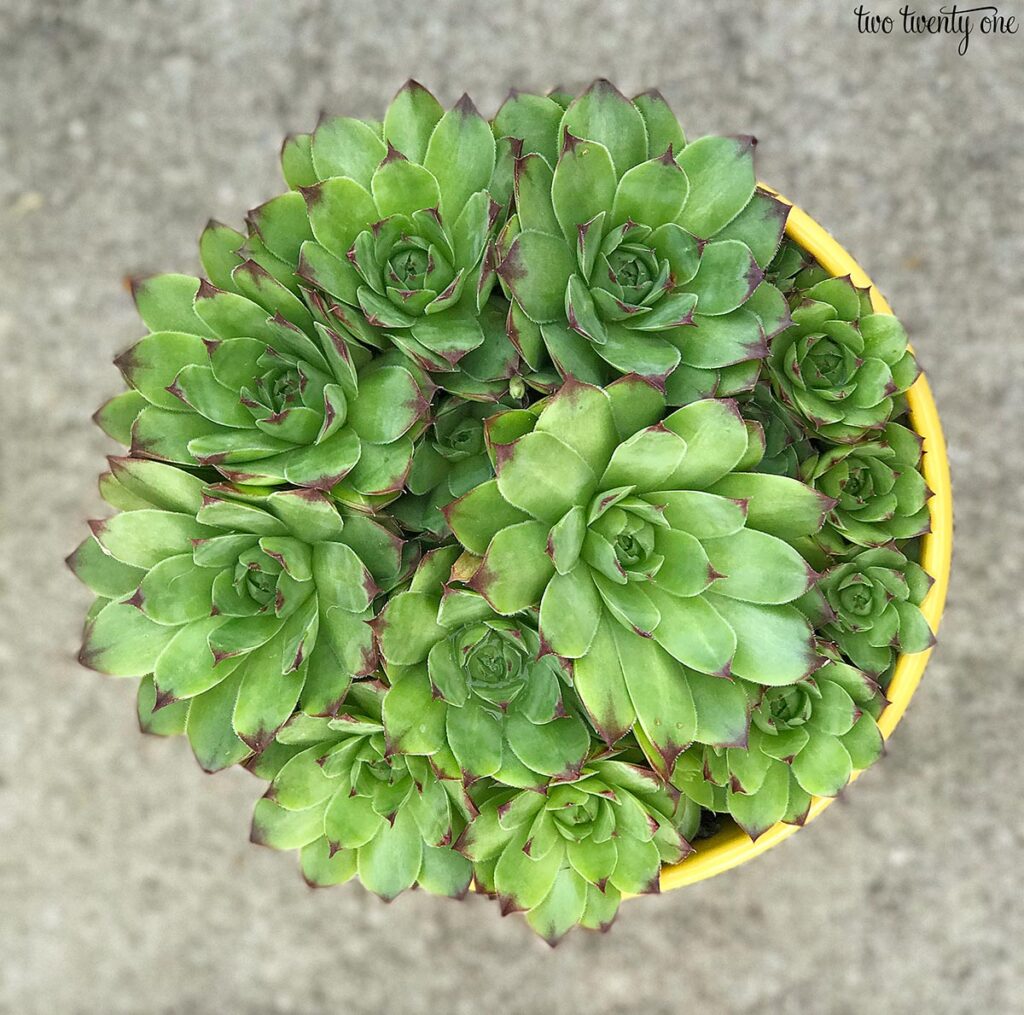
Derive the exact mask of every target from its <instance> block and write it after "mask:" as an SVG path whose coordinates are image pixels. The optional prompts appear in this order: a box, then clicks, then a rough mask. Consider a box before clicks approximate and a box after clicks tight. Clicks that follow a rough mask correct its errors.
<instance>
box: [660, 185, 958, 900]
mask: <svg viewBox="0 0 1024 1015" xmlns="http://www.w3.org/2000/svg"><path fill="white" fill-rule="evenodd" d="M766 189H770V188H766ZM773 193H775V192H774V191H773ZM776 196H777V197H779V198H780V200H783V201H785V200H786V199H785V198H783V197H782V196H781V195H779V194H776ZM786 203H787V204H790V202H789V201H786ZM786 235H787V236H788V237H789V238H790V239H791V240H793V241H795V242H796V243H798V244H799V245H800V246H801V247H803V248H804V250H806V251H807V252H808V253H810V254H812V255H813V256H814V257H815V258H816V259H817V260H818V263H819V264H821V265H822V267H824V268H825V269H826V270H827V271H829V272H830V273H831V274H832V275H835V276H841V275H850V276H851V277H852V279H853V281H854V283H855V284H857V285H859V286H865V287H869V288H870V290H871V303H872V305H873V306H874V308H875V310H878V311H882V312H884V313H891V312H892V311H891V309H890V307H889V304H888V303H887V302H886V301H885V298H884V297H883V296H882V294H881V293H880V292H879V291H878V289H877V287H876V286H875V285H874V283H873V282H872V281H871V279H870V278H868V276H867V274H866V273H865V271H864V269H863V268H861V266H860V265H859V264H858V263H857V262H856V261H855V260H854V259H853V258H852V257H851V256H850V255H849V254H848V253H847V252H846V251H845V250H844V249H843V248H842V247H841V246H840V245H839V244H838V243H837V242H836V241H835V240H834V239H833V238H832V236H831V235H830V234H829V233H827V232H826V231H825V230H824V229H823V228H822V227H821V226H820V225H818V223H817V222H815V221H814V219H812V218H811V217H810V216H809V215H808V214H807V213H806V212H805V211H802V210H801V209H800V208H797V207H796V206H795V205H791V209H790V213H789V221H788V222H787V224H786ZM908 399H909V402H910V422H911V426H912V427H913V429H914V430H915V431H916V432H917V433H918V434H919V435H920V436H921V437H923V438H924V459H923V463H922V467H923V470H924V478H925V481H926V482H927V484H928V486H929V488H930V489H931V490H932V491H933V492H934V496H933V497H932V498H931V500H930V501H929V509H930V512H931V532H930V533H929V534H928V535H926V536H924V538H923V543H922V547H921V565H922V566H923V567H924V569H925V570H926V571H927V572H928V573H929V574H930V575H931V576H932V577H933V578H934V579H935V584H934V585H933V586H932V588H931V590H930V591H929V593H928V596H927V598H926V599H925V601H924V603H923V604H922V606H921V611H922V613H924V615H925V618H926V619H927V620H928V623H929V624H930V625H931V628H932V630H933V631H938V628H939V621H940V620H941V618H942V610H943V606H944V604H945V602H946V590H947V588H948V586H949V566H950V559H951V557H952V552H953V491H952V488H951V486H950V481H949V459H948V457H947V455H946V443H945V441H944V440H943V437H942V427H941V425H940V424H939V414H938V410H937V409H936V407H935V401H934V399H933V398H932V393H931V390H930V389H929V387H928V382H927V381H926V380H925V378H924V376H923V375H922V376H921V377H919V378H918V379H917V381H916V383H915V384H914V386H913V387H912V388H911V389H910V391H909V392H908ZM930 655H931V650H929V651H927V652H918V653H916V654H914V655H901V656H900V657H899V658H898V659H897V661H896V670H895V673H894V674H893V678H892V682H891V683H890V685H889V688H888V690H887V691H886V694H887V696H888V698H889V705H888V706H887V707H886V709H885V711H884V712H883V713H882V715H881V718H880V719H879V720H878V725H879V728H880V729H881V731H882V736H883V737H885V739H886V740H888V739H889V736H890V735H891V734H892V731H893V730H894V729H895V728H896V724H897V723H898V722H899V721H900V719H902V718H903V713H904V712H905V711H906V709H907V705H909V704H910V699H911V697H912V696H913V694H914V691H915V690H916V689H917V685H918V683H920V680H921V677H922V675H923V674H924V668H925V666H926V665H927V663H928V657H929V656H930ZM859 774H860V773H859V772H855V773H854V775H853V778H854V779H856V778H857V776H858V775H859ZM832 799H833V798H831V797H814V798H813V799H812V801H811V808H810V811H809V813H808V815H807V821H805V822H804V824H807V822H810V821H812V820H813V819H814V818H816V817H817V816H818V815H819V814H820V813H821V812H822V811H823V810H824V809H825V808H826V807H828V805H829V804H830V803H832ZM801 827H802V826H800V825H787V824H783V823H782V822H779V823H778V824H776V825H773V826H772V827H771V828H769V829H768V831H766V832H765V833H764V834H763V835H761V836H760V837H759V838H758V839H757V841H756V842H751V841H750V839H749V838H748V837H747V835H746V833H744V832H743V831H741V830H740V829H739V828H737V827H736V826H735V825H730V826H729V827H727V828H724V829H722V831H720V832H719V833H718V834H717V835H714V836H713V837H711V838H709V839H705V840H703V841H702V842H700V843H698V844H697V848H696V852H694V853H692V854H691V855H690V856H689V857H687V858H686V859H685V860H684V861H683V862H682V863H678V864H675V865H673V866H671V867H665V868H664V869H663V870H662V872H661V887H662V890H663V891H664V890H667V889H670V888H681V887H682V886H683V885H689V884H693V883H694V882H695V881H703V880H704V879H705V878H710V877H714V875H716V874H721V873H722V872H723V871H727V870H730V869H731V868H733V867H738V866H739V865H740V864H741V863H746V862H747V861H748V860H751V859H753V858H754V857H755V856H758V855H759V854H760V853H763V852H764V851H765V850H768V849H771V848H772V846H776V845H778V844H779V843H780V842H782V840H783V839H788V838H789V836H791V835H793V834H794V833H795V832H798V831H799V830H800V828H801Z"/></svg>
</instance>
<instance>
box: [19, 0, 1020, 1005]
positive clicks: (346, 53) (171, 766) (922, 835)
mask: <svg viewBox="0 0 1024 1015" xmlns="http://www.w3.org/2000/svg"><path fill="white" fill-rule="evenodd" d="M853 6H854V5H853V4H852V3H851V4H842V3H832V2H829V3H821V2H811V0H808V2H781V0H780V2H777V3H753V2H751V3H746V2H739V0H735V2H724V0H723V2H713V0H705V2H695V3H685V2H683V0H674V2H673V0H647V2H645V3H643V4H640V3H631V4H627V3H625V2H618V3H613V2H601V0H592V2H575V0H563V2H561V3H558V4H554V3H550V2H544V0H507V2H505V3H503V4H495V3H475V2H465V0H463V2H460V0H437V2H434V3H424V4H414V3H396V2H391V0H377V2H375V3H374V2H364V0H358V2H355V0H351V2H334V3H332V2H327V0H293V2H290V3H279V2H272V0H256V2H243V0H237V2H230V0H203V2H200V0H184V2H178V3H171V2H156V0H136V2H128V0H123V2H122V0H77V2H72V0H67V2H57V0H0V343H2V350H3V351H2V356H0V372H2V391H3V396H2V399H0V414H2V431H0V432H2V438H0V455H2V461H3V471H2V476H3V478H2V480H0V487H2V507H3V522H2V533H0V540H2V547H0V560H2V561H3V566H2V567H0V583H2V595H3V605H2V609H0V616H2V617H3V636H2V648H0V1011H2V1012H4V1013H15V1015H31V1013H37V1012H61V1013H103V1015H107V1013H111V1015H112V1013H121V1012H124V1013H171V1012H174V1013H198V1015H207V1013H236V1012H245V1013H316V1012H327V1011H334V1012H346V1013H352V1015H358V1013H369V1012H383V1011H388V1012H394V1013H413V1012H435V1013H444V1015H449V1013H452V1015H454V1013H469V1012H477V1011H481V1010H483V1011H502V1012H510V1013H520V1012H523V1013H525V1012H531V1013H546V1012H555V1011H562V1012H572V1011H587V1012H590V1013H592V1015H602V1013H613V1012H616V1013H617V1012H640V1011H644V1012H650V1013H652V1015H653V1013H669V1012H672V1013H674V1012H689V1011H695V1010H697V1011H707V1012H715V1013H718V1012H725V1013H743V1012H773V1013H786V1012H814V1013H819V1012H821V1013H855V1012H856V1013H871V1015H873V1013H876V1012H879V1013H903V1012H918V1011H928V1012H942V1013H945V1012H967V1011H972V1012H973V1011H985V1012H993V1013H1004V1012H1013V1011H1021V1010H1024V987H1022V975H1024V960H1022V953H1021V949H1020V942H1021V940H1022V936H1024V911H1022V907H1021V902H1020V899H1021V877H1020V865H1021V862H1022V860H1024V849H1022V838H1024V826H1022V817H1021V815H1022V809H1021V806H1020V795H1019V787H1020V778H1021V763H1020V748H1019V744H1020V739H1021V728H1022V719H1024V709H1022V706H1021V702H1022V700H1024V696H1022V693H1021V675H1022V669H1024V667H1022V662H1024V655H1022V650H1021V641H1020V631H1021V627H1022V622H1024V616H1022V606H1021V598H1020V583H1021V579H1022V568H1021V563H1022V551H1021V547H1022V545H1024V522H1022V519H1024V514H1022V512H1021V510H1020V503H1021V496H1022V492H1024V491H1022V489H1021V483H1022V478H1021V477H1022V476H1024V451H1022V448H1024V442H1022V439H1021V438H1022V437H1024V428H1022V426H1021V391H1022V390H1024V340H1022V338H1021V321H1022V319H1024V288H1022V285H1021V265H1022V263H1024V240H1022V231H1021V226H1022V223H1024V215H1022V212H1024V207H1022V197H1021V194H1022V189H1021V181H1022V179H1024V59H1022V47H1024V33H1021V34H1018V35H1017V36H1013V37H1003V38H982V37H980V36H977V35H976V36H974V37H973V38H972V40H971V48H970V50H969V53H968V55H967V56H966V57H959V56H957V55H956V53H955V48H956V47H955V41H954V40H949V39H944V38H917V39H909V38H904V37H902V36H900V35H893V36H891V37H889V38H873V39H869V38H865V37H859V36H858V35H857V34H856V33H855V31H854V28H853V24H852V21H853V19H852V14H851V13H850V10H851V9H852V7H853ZM874 6H875V7H876V8H877V9H879V10H881V9H882V8H883V7H884V8H886V9H887V10H888V11H889V12H891V13H894V12H895V9H896V7H897V4H896V3H895V0H878V2H877V3H875V4H874ZM922 6H923V7H927V5H922ZM932 6H933V7H935V6H937V4H933V5H932ZM1000 6H1001V7H1002V9H1003V11H1004V13H1012V14H1015V15H1017V16H1018V17H1020V16H1021V15H1022V14H1024V11H1022V9H1021V4H1020V2H1014V0H1008V2H1006V3H1003V4H1001V5H1000ZM598 74H601V75H607V76H610V77H612V78H613V79H616V80H617V81H618V82H619V83H620V84H621V85H622V87H623V88H624V89H627V90H629V89H632V90H640V89H641V88H643V87H647V86H650V85H658V86H660V87H661V88H662V89H663V91H664V92H665V94H666V95H667V96H668V98H669V100H670V101H671V102H672V103H673V105H674V107H675V108H676V110H677V111H678V113H679V114H680V115H681V117H682V118H683V119H684V121H685V123H686V124H687V125H688V127H689V130H690V132H691V133H692V134H694V135H697V134H700V133H704V132H709V131H714V130H718V131H724V132H751V133H754V134H756V135H758V136H759V137H760V139H761V147H760V149H759V153H758V155H759V159H760V167H761V172H762V175H763V177H764V178H765V179H766V180H769V181H771V182H772V183H773V184H774V185H775V186H777V187H778V188H780V189H781V190H782V191H783V192H784V193H786V194H788V195H789V196H791V197H792V198H794V199H796V200H799V201H800V202H801V203H803V204H804V205H805V207H806V208H807V209H808V210H809V211H810V212H811V213H812V214H814V215H816V216H817V217H818V218H819V219H820V220H821V221H822V222H823V223H825V224H826V225H828V226H829V227H830V228H831V229H832V230H833V231H834V232H835V233H836V234H837V235H838V236H839V238H840V239H841V240H842V241H843V242H845V243H846V244H847V245H848V247H849V248H850V249H851V250H853V251H854V252H856V253H857V254H858V255H859V256H860V258H861V259H862V261H863V263H864V265H865V266H866V267H867V269H868V270H869V271H870V272H871V273H872V274H873V275H874V276H875V278H876V279H878V280H880V282H881V283H882V285H883V288H884V289H885V291H886V292H887V294H888V295H889V296H890V298H891V300H892V302H893V303H894V305H895V307H896V308H897V311H898V312H899V313H900V314H901V315H902V317H903V319H904V320H905V322H906V324H907V326H908V327H909V329H910V331H911V332H912V335H913V337H914V340H915V342H916V345H917V347H918V350H919V353H920V357H921V359H922V361H923V363H924V365H925V366H926V368H927V370H928V372H929V375H930V378H931V381H932V384H933V385H934V388H935V391H936V395H937V398H938V401H939V405H940V408H941V411H942V415H943V419H944V422H945V426H946V429H947V433H948V437H949V441H950V448H951V457H952V461H953V466H954V470H955V480H956V496H957V500H956V504H957V522H958V547H957V555H956V563H955V571H954V582H953V589H952V594H951V598H950V606H949V610H948V612H947V616H946V620H945V623H944V625H943V629H942V636H941V644H940V647H939V649H938V651H937V653H936V655H935V657H934V660H933V662H932V664H931V666H930V668H929V671H928V674H927V678H926V681H925V683H924V685H923V686H922V689H921V691H920V694H919V695H918V697H917V699H916V700H915V701H914V703H913V707H912V708H911V710H910V713H909V716H908V717H907V720H906V722H905V723H904V725H903V726H902V727H901V728H900V729H899V731H898V733H897V735H896V736H895V738H894V740H893V741H892V744H891V748H890V753H889V756H888V758H887V759H886V761H885V762H884V763H883V764H882V765H880V766H879V767H878V768H876V769H875V770H873V771H872V772H870V773H868V774H867V775H866V776H865V777H864V778H863V779H862V780H861V781H860V782H859V783H858V784H857V785H856V787H855V788H854V789H853V790H851V791H850V792H849V793H848V794H847V796H846V797H845V798H844V800H843V802H842V803H841V804H839V805H838V806H836V807H834V808H833V809H832V810H831V811H830V812H829V813H828V814H827V815H826V816H825V817H824V818H823V819H822V820H821V821H820V822H819V823H817V824H815V825H814V826H813V827H810V828H808V829H807V830H805V831H803V832H801V833H800V834H799V835H798V836H797V837H796V838H795V839H792V840H790V841H789V842H788V843H786V844H785V845H783V846H781V847H780V848H778V849H777V850H774V851H773V852H771V853H770V854H768V855H766V856H764V857H763V858H761V859H759V860H758V861H756V862H755V863H753V864H750V865H749V866H747V867H746V868H744V869H742V870H738V871H736V872H734V873H732V874H731V875H728V876H725V877H722V878H718V879H716V880H714V881H711V882H708V883H704V884H702V885H699V886H696V887H693V888H690V889H687V890H684V891H681V892H673V893H671V894H668V895H666V896H663V897H661V898H656V899H649V900H645V901H640V902H633V903H630V904H629V905H627V906H626V907H625V909H624V911H623V913H622V915H621V917H620V919H619V921H618V923H617V925H616V926H615V928H614V929H613V931H612V932H611V933H610V934H609V935H607V936H595V935H587V934H582V933H581V934H577V935H575V936H573V937H572V938H571V939H569V940H567V941H566V942H565V943H564V944H563V945H562V946H561V947H560V948H559V949H558V950H557V951H555V952H553V953H551V952H549V951H548V949H547V948H546V947H545V946H544V945H542V944H540V943H539V942H537V941H535V940H534V939H533V938H532V935H531V934H530V933H529V932H528V930H527V929H526V927H525V926H524V925H523V923H522V922H521V921H519V920H518V919H516V918H513V919H507V920H501V919H499V917H498V914H497V912H496V910H495V909H494V908H493V907H492V906H491V905H490V904H488V903H485V902H484V901H482V900H478V899H473V900H470V901H468V902H466V903H463V904H461V905H454V904H451V903H445V902H442V901H438V900H434V899H431V898H428V897H418V896H407V897H403V898H402V899H400V900H399V901H397V902H396V903H395V904H393V905H391V906H390V907H387V906H384V905H383V904H381V903H380V902H378V901H377V900H376V899H374V898H371V897H369V896H367V895H366V894H364V893H363V892H362V891H360V890H359V889H358V888H357V887H354V886H349V887H346V888H341V889H332V890H329V891H324V892H319V893H311V892H309V891H308V890H307V889H306V887H305V886H304V885H303V884H302V882H301V880H300V879H299V877H298V875H297V873H296V871H295V869H294V866H293V863H292V859H291V858H290V857H289V856H286V855H282V854H275V853H271V852H269V851H265V850H261V849H259V848H257V847H254V846H251V845H249V844H248V842H247V828H248V822H249V815H250V808H251V805H252V802H253V799H254V797H255V796H256V795H257V793H258V784H257V783H256V782H255V781H253V780H252V779H251V778H250V777H249V776H248V775H246V774H245V773H244V772H241V771H237V772H231V773H225V774H222V775H218V776H215V777H207V776H204V775H203V774H202V773H201V772H200V771H199V770H198V768H197V767H196V765H195V764H194V762H193V760H192V758H191V756H190V754H189V752H188V749H187V747H186V745H185V744H184V742H182V741H180V740H178V741H173V742H169V741H160V740H155V739H149V738H142V737H140V736H139V735H138V734H137V733H136V730H135V726H134V722H133V716H132V702H133V687H132V686H129V684H130V682H118V681H116V680H104V679H102V678H99V677H98V676H96V675H95V674H92V673H89V672H87V671H85V670H81V669H79V668H78V666H77V665H76V664H75V662H74V654H75V650H76V645H77V640H78V625H79V620H80V616H81V614H82V612H83V611H84V609H85V607H86V605H87V603H88V596H87V594H86V592H85V591H84V590H83V589H82V588H80V587H78V586H77V584H76V583H75V582H74V581H73V580H72V579H71V577H70V576H69V575H68V574H67V573H66V572H65V571H64V569H63V567H62V564H61V558H62V557H63V556H64V555H65V554H66V553H67V552H68V551H69V550H70V549H71V548H72V547H73V546H74V545H75V543H76V541H77V540H78V539H79V538H80V536H81V535H82V533H83V531H84V530H83V519H84V518H86V517H89V516H92V515H95V514H96V513H97V512H99V511H100V509H101V505H100V501H99V498H98V496H97V494H96V492H95V487H94V476H95V474H96V473H97V472H98V471H99V469H100V467H101V465H102V463H103V459H102V456H103V454H105V453H108V452H110V451H112V450H113V449H112V448H111V447H110V446H108V443H107V442H106V441H105V439H104V438H103V437H102V435H101V434H100V433H98V432H97V431H96V430H94V429H93V428H92V427H91V426H90V424H89V421H88V417H89V414H90V413H91V411H92V410H93V409H94V407H95V406H96V405H97V404H98V403H99V402H100V401H101V400H102V399H103V398H105V397H106V396H107V395H108V394H110V393H113V392H114V391H115V390H117V388H118V378H117V375H116V372H115V370H114V368H113V367H112V366H111V365H110V359H111V357H112V356H113V354H114V353H115V352H116V351H118V350H119V349H121V348H122V347H124V346H125V345H127V344H128V343H130V342H131V341H133V340H134V339H135V338H136V337H138V336H139V334H140V325H139V322H138V321H137V319H136V317H135V314H134V311H133V308H132V306H131V304H130V301H129V298H128V296H127V294H126V292H125V290H124V288H123V286H122V279H123V278H124V276H126V275H129V274H133V273H138V272H145V271H154V270H158V269H166V270H195V269H196V267H197V261H196V256H195V248H194V242H195V239H196V236H197V235H198V233H199V231H200V229H201V227H202V225H203V224H204V222H205V221H206V218H207V217H208V216H209V215H215V216H218V217H220V218H223V219H226V220H228V221H232V222H239V221H240V220H241V216H242V214H243V213H244V211H245V209H247V208H249V207H251V206H253V205H255V204H257V203H258V202H260V201H262V200H264V199H266V198H267V197H269V196H271V195H273V194H274V193H276V192H277V189H278V186H279V185H278V178H277V167H276V149H277V145H278V143H279V140H280V138H281V136H282V135H283V134H284V133H285V132H286V131H287V130H289V129H303V128H308V127H310V126H311V125H312V124H313V123H314V121H315V119H316V116H317V113H318V110H319V109H320V108H321V107H325V108H327V109H329V110H333V111H339V112H341V111H344V112H351V113H362V114H373V113H378V112H379V111H380V110H381V108H382V106H383V104H384V102H385V101H386V100H387V99H388V98H389V97H390V95H391V94H392V93H393V92H394V91H395V89H396V88H397V87H398V86H399V85H400V84H401V83H402V81H403V80H404V79H405V78H406V77H407V76H409V75H413V76H415V77H417V78H419V79H421V80H422V81H423V82H425V83H426V84H427V85H428V86H430V87H432V88H433V89H434V90H436V91H437V93H438V94H439V95H440V96H441V97H442V98H443V99H444V100H446V101H449V102H450V101H454V100H455V99H456V98H457V97H458V95H459V93H460V92H461V91H462V90H463V89H466V90H468V91H470V92H471V93H472V94H473V95H474V97H475V98H476V100H477V102H478V103H479V105H480V106H481V108H482V109H484V110H487V111H491V110H493V109H494V108H496V105H497V103H498V102H499V100H500V98H501V97H502V95H503V93H504V92H505V91H506V89H507V88H508V87H509V86H510V85H518V86H521V87H525V88H543V87H546V86H550V85H553V84H556V83H564V84H566V85H568V86H573V87H576V86H580V85H583V84H585V83H586V82H587V81H588V80H589V79H590V78H592V77H594V76H595V75H598ZM1014 942H1016V943H1014Z"/></svg>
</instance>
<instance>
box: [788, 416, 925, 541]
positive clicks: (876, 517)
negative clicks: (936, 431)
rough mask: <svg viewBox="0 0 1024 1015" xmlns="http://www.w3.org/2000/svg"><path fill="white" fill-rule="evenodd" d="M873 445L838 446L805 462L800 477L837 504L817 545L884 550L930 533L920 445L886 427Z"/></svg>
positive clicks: (904, 433)
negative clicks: (894, 543)
mask: <svg viewBox="0 0 1024 1015" xmlns="http://www.w3.org/2000/svg"><path fill="white" fill-rule="evenodd" d="M879 437H880V439H879V440H876V441H862V442H860V443H858V444H848V445H839V446H838V447H833V448H829V449H828V450H827V451H823V452H822V453H821V454H819V455H816V456H814V457H813V458H811V459H808V460H807V461H806V462H805V463H804V466H803V469H802V474H803V478H804V480H805V481H806V482H808V483H810V485H811V486H813V487H814V488H815V489H816V490H820V491H821V492H822V493H824V494H826V495H827V496H829V497H832V498H833V499H834V500H835V502H836V503H835V506H834V507H833V508H832V510H831V511H830V512H829V517H828V524H827V525H826V526H825V529H824V530H823V532H822V535H821V537H820V539H821V540H822V541H823V542H827V543H828V545H829V547H830V548H832V549H834V550H838V551H840V552H841V551H842V549H843V546H844V541H848V542H850V543H855V544H856V545H858V546H882V545H883V544H886V543H891V542H893V541H894V540H897V539H912V538H913V537H915V536H920V535H923V534H924V533H925V532H927V531H928V530H929V524H930V523H929V516H928V497H929V496H930V491H929V490H928V487H927V485H926V484H925V481H924V477H923V476H922V475H921V473H920V472H919V471H918V466H919V464H920V461H921V439H920V438H919V437H918V436H917V435H916V434H915V433H913V432H912V431H910V430H908V429H907V428H906V427H904V426H900V425H899V424H898V423H888V424H886V426H885V429H884V430H882V432H881V433H880V435H879Z"/></svg>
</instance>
